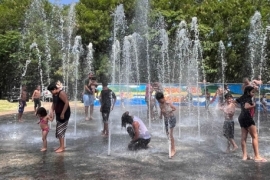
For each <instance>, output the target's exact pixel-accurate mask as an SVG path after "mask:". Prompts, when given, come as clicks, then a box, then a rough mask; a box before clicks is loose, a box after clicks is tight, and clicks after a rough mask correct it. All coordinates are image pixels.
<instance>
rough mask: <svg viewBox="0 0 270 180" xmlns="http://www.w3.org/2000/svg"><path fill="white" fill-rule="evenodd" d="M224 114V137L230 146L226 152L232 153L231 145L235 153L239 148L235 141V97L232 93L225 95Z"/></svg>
mask: <svg viewBox="0 0 270 180" xmlns="http://www.w3.org/2000/svg"><path fill="white" fill-rule="evenodd" d="M221 110H222V111H223V112H224V116H225V120H224V124H223V133H224V136H225V137H226V138H227V139H228V146H227V150H226V152H227V153H229V152H230V145H232V146H233V148H232V152H233V151H235V150H236V149H237V148H238V146H237V145H236V143H235V141H234V121H233V116H234V113H235V105H234V103H233V97H232V95H231V94H230V93H227V94H225V104H224V106H223V107H222V108H221Z"/></svg>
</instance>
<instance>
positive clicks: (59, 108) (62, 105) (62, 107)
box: [47, 83, 71, 153]
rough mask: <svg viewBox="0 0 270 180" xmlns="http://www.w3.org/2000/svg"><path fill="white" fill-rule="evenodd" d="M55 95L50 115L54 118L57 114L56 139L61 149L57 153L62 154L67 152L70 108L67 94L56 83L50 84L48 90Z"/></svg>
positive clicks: (56, 150)
mask: <svg viewBox="0 0 270 180" xmlns="http://www.w3.org/2000/svg"><path fill="white" fill-rule="evenodd" d="M47 89H48V90H49V91H50V92H51V93H52V95H53V103H52V106H51V111H50V115H49V116H51V117H52V118H53V115H54V113H53V112H55V116H56V122H57V123H56V133H55V136H56V138H58V139H59V143H60V145H59V147H58V148H56V149H55V152H57V153H60V152H63V151H64V150H65V144H64V138H65V133H66V130H67V125H68V120H69V117H70V114H71V112H70V106H69V101H68V97H67V94H66V93H65V92H64V91H63V90H61V89H59V88H58V87H57V86H56V84H55V83H53V84H50V85H49V86H48V88H47Z"/></svg>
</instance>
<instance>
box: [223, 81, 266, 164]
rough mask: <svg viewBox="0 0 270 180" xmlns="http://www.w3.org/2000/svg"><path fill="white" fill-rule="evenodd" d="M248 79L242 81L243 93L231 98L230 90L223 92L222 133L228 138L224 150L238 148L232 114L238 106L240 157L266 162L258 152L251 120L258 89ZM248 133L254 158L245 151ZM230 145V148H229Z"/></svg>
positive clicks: (255, 129) (228, 150)
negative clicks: (239, 110)
mask: <svg viewBox="0 0 270 180" xmlns="http://www.w3.org/2000/svg"><path fill="white" fill-rule="evenodd" d="M247 80H248V79H246V78H244V81H243V88H242V89H243V91H244V94H243V95H242V96H241V97H239V98H236V99H235V100H234V99H233V97H232V95H231V93H230V91H227V92H226V94H225V96H224V97H225V103H224V102H220V106H219V108H220V110H222V111H223V112H224V119H225V120H224V124H223V134H224V136H225V137H226V138H227V140H228V146H227V150H226V152H233V151H235V150H237V149H238V146H237V145H236V143H235V141H234V121H233V116H234V114H235V108H236V106H240V108H241V113H240V115H239V117H238V121H239V124H240V127H241V147H242V153H243V154H242V159H243V160H250V159H254V161H255V162H267V160H266V159H265V158H262V157H261V156H260V154H259V144H258V133H257V128H256V125H255V121H254V120H253V117H254V114H255V107H256V103H255V102H254V98H255V97H254V95H255V92H256V91H257V90H258V86H256V84H252V83H249V82H247ZM222 101H223V100H222ZM248 134H250V135H251V138H252V147H253V151H254V158H253V157H252V156H250V155H248V153H247V147H246V141H247V136H248ZM231 146H232V148H231Z"/></svg>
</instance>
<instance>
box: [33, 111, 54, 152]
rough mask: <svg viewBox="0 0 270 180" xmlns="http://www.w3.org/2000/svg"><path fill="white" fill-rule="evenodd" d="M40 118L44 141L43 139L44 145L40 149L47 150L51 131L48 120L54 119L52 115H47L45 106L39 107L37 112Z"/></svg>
mask: <svg viewBox="0 0 270 180" xmlns="http://www.w3.org/2000/svg"><path fill="white" fill-rule="evenodd" d="M36 115H37V116H38V117H39V118H40V121H39V123H38V124H39V125H40V128H41V130H42V141H43V147H42V148H41V149H40V151H46V150H47V135H48V133H49V126H48V121H53V119H52V118H51V117H49V116H48V115H47V111H46V109H45V108H44V107H40V108H38V109H37V114H36Z"/></svg>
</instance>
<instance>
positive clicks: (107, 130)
mask: <svg viewBox="0 0 270 180" xmlns="http://www.w3.org/2000/svg"><path fill="white" fill-rule="evenodd" d="M104 135H105V136H108V135H109V125H108V122H105V123H104Z"/></svg>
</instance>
